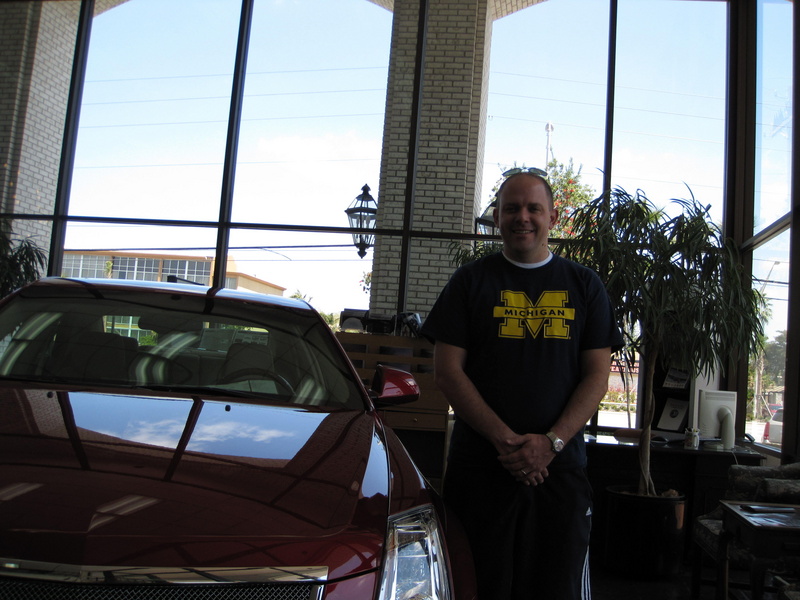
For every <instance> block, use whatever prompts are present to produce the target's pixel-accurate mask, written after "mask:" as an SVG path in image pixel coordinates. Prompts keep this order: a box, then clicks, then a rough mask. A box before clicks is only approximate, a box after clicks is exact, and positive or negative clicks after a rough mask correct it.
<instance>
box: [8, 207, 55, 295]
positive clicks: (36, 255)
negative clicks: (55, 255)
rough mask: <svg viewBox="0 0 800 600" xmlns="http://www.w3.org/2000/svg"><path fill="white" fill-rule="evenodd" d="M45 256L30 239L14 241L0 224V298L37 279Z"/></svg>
mask: <svg viewBox="0 0 800 600" xmlns="http://www.w3.org/2000/svg"><path fill="white" fill-rule="evenodd" d="M46 262H47V254H46V253H45V251H44V250H42V249H41V248H40V247H39V246H37V245H36V243H35V242H34V241H33V240H32V239H31V238H22V239H18V240H15V239H14V238H13V237H12V233H11V231H10V230H9V229H8V227H7V226H6V224H5V223H4V222H2V223H0V298H4V297H5V296H7V295H8V294H10V293H11V292H13V291H14V290H16V289H17V288H20V287H22V286H23V285H25V284H26V283H30V282H31V281H35V280H36V279H38V278H39V276H40V274H41V271H42V270H44V266H45V264H46Z"/></svg>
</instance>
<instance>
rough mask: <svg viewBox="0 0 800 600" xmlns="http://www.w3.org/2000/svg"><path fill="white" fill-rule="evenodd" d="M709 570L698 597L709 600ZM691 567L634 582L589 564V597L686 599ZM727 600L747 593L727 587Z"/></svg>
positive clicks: (742, 577) (744, 598) (769, 596)
mask: <svg viewBox="0 0 800 600" xmlns="http://www.w3.org/2000/svg"><path fill="white" fill-rule="evenodd" d="M714 576H715V574H714V570H713V569H710V568H709V569H706V570H704V572H703V579H704V580H705V581H706V583H705V584H704V585H702V586H701V587H700V598H699V600H712V599H713V598H714V592H715V588H714V585H713V583H712V582H713V581H715V577H714ZM731 577H732V578H733V579H735V580H737V581H741V582H744V581H746V580H747V578H746V574H745V573H740V572H732V573H731ZM691 590H692V587H691V568H690V566H689V565H688V564H687V565H685V568H684V569H683V570H682V571H681V573H680V574H679V575H678V576H676V577H674V578H672V579H666V580H658V581H637V580H635V579H629V578H623V577H619V576H618V575H614V574H610V573H608V572H606V571H604V570H603V569H602V567H598V566H595V565H592V599H593V600H690V599H691V597H692V594H691ZM729 597H730V598H731V600H749V598H750V595H749V593H748V592H747V591H745V590H744V589H743V588H740V589H734V588H731V590H730V594H729ZM776 598H777V597H776V594H775V593H770V592H767V593H765V594H764V600H776Z"/></svg>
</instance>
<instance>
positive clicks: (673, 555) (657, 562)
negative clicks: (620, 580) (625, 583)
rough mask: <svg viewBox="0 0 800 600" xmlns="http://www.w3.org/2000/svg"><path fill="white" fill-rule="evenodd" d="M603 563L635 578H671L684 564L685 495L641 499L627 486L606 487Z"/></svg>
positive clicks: (613, 569) (611, 568)
mask: <svg viewBox="0 0 800 600" xmlns="http://www.w3.org/2000/svg"><path fill="white" fill-rule="evenodd" d="M606 501H607V505H606V515H607V517H606V532H605V540H606V543H605V549H604V559H605V560H604V563H605V567H606V568H607V569H608V570H609V571H613V572H615V573H617V574H619V575H623V576H626V577H630V578H633V579H661V578H670V577H673V576H675V575H677V574H678V572H679V570H680V567H681V563H682V562H683V552H684V539H685V527H686V520H685V519H686V498H685V497H684V496H677V497H662V496H639V495H638V494H636V493H635V490H632V489H631V488H630V487H628V486H612V487H609V488H606Z"/></svg>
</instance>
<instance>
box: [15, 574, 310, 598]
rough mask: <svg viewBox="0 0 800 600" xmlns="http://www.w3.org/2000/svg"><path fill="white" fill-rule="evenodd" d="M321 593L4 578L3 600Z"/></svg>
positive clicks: (283, 587) (305, 587)
mask: <svg viewBox="0 0 800 600" xmlns="http://www.w3.org/2000/svg"><path fill="white" fill-rule="evenodd" d="M321 590H322V586H321V585H319V584H311V583H291V584H287V583H265V584H258V583H256V584H253V583H243V584H236V583H223V584H213V583H212V584H196V583H195V584H188V585H182V584H166V585H163V584H162V585H160V584H148V585H135V584H133V585H132V584H127V585H126V584H123V585H114V584H112V585H105V584H85V583H53V582H43V581H36V580H32V579H0V598H2V599H3V600H314V599H316V598H320V597H321Z"/></svg>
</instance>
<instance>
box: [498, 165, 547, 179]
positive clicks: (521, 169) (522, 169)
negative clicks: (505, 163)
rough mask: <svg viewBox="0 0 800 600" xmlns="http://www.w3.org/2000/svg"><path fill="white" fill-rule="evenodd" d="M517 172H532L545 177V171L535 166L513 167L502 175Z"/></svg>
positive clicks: (510, 174)
mask: <svg viewBox="0 0 800 600" xmlns="http://www.w3.org/2000/svg"><path fill="white" fill-rule="evenodd" d="M517 173H533V174H534V175H538V176H539V177H547V171H543V170H542V169H539V168H537V167H514V168H513V169H509V170H508V171H506V172H505V173H503V177H511V176H512V175H516V174H517Z"/></svg>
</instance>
